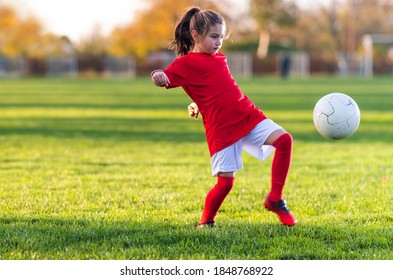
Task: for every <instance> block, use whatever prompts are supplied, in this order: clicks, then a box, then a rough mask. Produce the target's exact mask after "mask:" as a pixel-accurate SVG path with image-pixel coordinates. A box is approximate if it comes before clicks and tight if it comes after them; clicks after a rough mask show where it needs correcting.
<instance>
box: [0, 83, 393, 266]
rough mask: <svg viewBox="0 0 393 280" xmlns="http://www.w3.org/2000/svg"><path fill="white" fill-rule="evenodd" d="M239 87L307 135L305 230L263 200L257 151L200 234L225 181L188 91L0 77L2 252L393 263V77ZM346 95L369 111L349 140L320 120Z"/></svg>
mask: <svg viewBox="0 0 393 280" xmlns="http://www.w3.org/2000/svg"><path fill="white" fill-rule="evenodd" d="M238 83H239V85H240V86H241V88H242V89H243V91H244V93H245V94H247V95H248V96H249V97H250V98H251V99H252V100H253V101H254V102H255V103H256V104H257V105H258V106H259V107H260V108H261V109H262V110H263V111H264V112H265V113H266V114H267V115H268V116H269V117H271V118H272V119H274V120H275V121H276V122H278V123H279V124H280V125H282V126H283V127H284V128H286V129H287V130H288V131H289V132H291V133H292V135H293V137H294V153H293V162H292V166H291V171H290V175H289V178H288V184H287V187H286V189H285V198H286V200H287V201H288V205H289V207H290V208H291V209H292V210H293V212H294V213H295V214H296V216H297V218H298V220H299V223H298V224H297V225H296V226H295V227H291V228H287V227H284V226H282V225H281V224H280V223H279V222H278V220H277V218H276V216H275V215H274V214H272V213H271V212H267V211H266V210H265V209H264V208H263V206H262V201H263V198H264V196H265V195H266V194H267V192H268V190H269V180H270V164H271V158H270V159H269V160H267V161H265V162H262V163H261V162H258V161H257V160H255V159H254V158H252V157H251V156H249V155H248V154H244V158H243V160H244V166H245V168H244V170H242V171H239V172H238V173H237V179H236V183H235V187H234V189H233V191H232V192H231V193H230V195H229V196H228V198H227V200H226V201H225V203H224V204H223V206H222V208H221V210H220V213H219V215H218V216H217V218H216V222H217V224H218V228H217V229H214V230H196V228H195V225H196V223H197V221H198V219H199V217H200V214H201V210H202V207H203V202H204V199H205V195H206V193H207V192H208V190H209V189H210V188H211V187H212V186H213V185H214V184H215V179H214V178H213V177H211V173H210V157H209V154H208V150H207V145H206V143H205V138H204V131H203V126H202V123H201V120H199V121H194V120H192V119H189V118H188V117H187V109H186V108H187V105H188V104H189V102H190V100H189V99H188V97H187V96H186V95H185V94H184V93H183V92H182V90H180V89H175V90H171V91H166V90H164V89H161V88H156V87H154V86H153V85H152V84H151V82H150V80H149V79H137V80H132V81H124V80H94V79H86V80H79V79H76V80H72V79H71V80H57V79H53V80H51V79H48V80H46V79H26V80H24V79H22V80H18V79H16V80H0V164H1V165H0V166H1V168H0V259H2V260H8V259H19V260H20V259H39V260H43V259H66V260H70V259H78V260H84V259H92V260H100V259H119V260H123V259H134V260H136V259H138V260H140V259H147V260H153V259H159V260H163V259H169V260H176V259H203V260H207V259H232V260H233V259H242V260H248V259H269V260H276V259H289V260H295V259H303V260H310V259H311V260H313V259H319V260H321V259H322V260H332V259H334V260H342V259H350V260H371V259H378V260H391V259H393V209H392V202H391V201H392V198H393V197H392V190H393V189H392V182H393V171H392V158H393V146H392V140H393V110H392V109H393V85H392V78H391V77H386V78H375V79H370V80H368V79H360V78H345V79H339V78H311V79H306V80H298V79H289V80H286V81H282V80H280V79H277V78H255V79H252V80H239V81H238ZM334 91H339V92H344V93H347V94H349V95H351V96H352V97H353V98H354V99H355V100H356V101H357V103H358V105H359V107H360V109H361V113H362V120H361V125H360V127H359V129H358V131H357V132H356V133H355V134H354V135H353V136H351V137H350V138H348V139H346V140H342V141H333V140H327V139H324V138H322V137H321V136H320V135H319V134H317V132H316V131H315V129H314V126H313V123H312V110H313V107H314V104H315V103H316V101H317V100H318V99H319V98H320V97H321V96H322V95H324V94H326V93H329V92H334Z"/></svg>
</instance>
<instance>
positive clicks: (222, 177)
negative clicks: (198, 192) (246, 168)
mask: <svg viewBox="0 0 393 280" xmlns="http://www.w3.org/2000/svg"><path fill="white" fill-rule="evenodd" d="M234 181H235V172H220V173H218V176H217V184H216V185H215V186H214V187H213V188H212V189H211V190H210V191H209V193H208V194H207V196H206V199H205V206H204V208H203V212H202V217H201V219H200V221H199V225H204V224H208V223H210V224H212V223H214V218H215V216H216V215H217V212H218V209H220V207H221V204H222V203H223V202H224V200H225V198H226V197H227V195H228V194H229V192H230V191H231V189H232V187H233V183H234Z"/></svg>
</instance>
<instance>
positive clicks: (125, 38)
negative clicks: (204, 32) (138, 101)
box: [109, 0, 225, 58]
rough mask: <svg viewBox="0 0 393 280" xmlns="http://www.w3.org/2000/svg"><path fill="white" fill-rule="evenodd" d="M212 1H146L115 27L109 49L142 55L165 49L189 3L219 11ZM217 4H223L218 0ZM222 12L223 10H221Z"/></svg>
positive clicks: (119, 53)
mask: <svg viewBox="0 0 393 280" xmlns="http://www.w3.org/2000/svg"><path fill="white" fill-rule="evenodd" d="M214 2H215V1H213V0H197V1H195V0H185V1H173V0H149V5H148V8H147V9H146V10H143V11H141V12H139V13H138V15H137V17H136V18H135V20H134V21H133V22H132V23H130V24H129V25H127V26H124V27H117V28H115V29H114V30H113V32H112V34H111V36H110V40H111V43H110V49H109V50H110V52H111V53H112V54H115V55H128V54H134V55H136V56H137V57H141V58H143V57H145V56H146V55H147V54H148V53H149V52H152V51H157V50H160V49H167V48H168V46H169V43H170V41H171V40H172V37H173V31H174V27H175V25H176V22H177V21H178V20H179V18H180V17H181V16H182V14H183V13H184V12H185V11H186V9H187V8H189V7H191V6H198V7H200V8H202V9H204V8H209V9H214V10H217V11H220V9H219V7H218V6H217V5H216V4H214ZM220 7H225V5H224V2H223V1H221V3H220ZM224 15H225V13H224Z"/></svg>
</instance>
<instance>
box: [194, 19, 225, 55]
mask: <svg viewBox="0 0 393 280" xmlns="http://www.w3.org/2000/svg"><path fill="white" fill-rule="evenodd" d="M225 31H226V28H225V24H219V23H217V24H215V25H212V26H210V28H209V31H208V32H207V33H206V35H205V36H201V35H199V34H198V33H197V32H196V31H195V30H193V31H192V32H191V34H192V38H193V39H194V48H193V50H192V51H193V52H202V53H207V54H215V53H217V52H218V51H219V50H220V48H221V46H222V41H223V40H224V36H225Z"/></svg>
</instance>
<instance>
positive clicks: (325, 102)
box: [313, 92, 360, 140]
mask: <svg viewBox="0 0 393 280" xmlns="http://www.w3.org/2000/svg"><path fill="white" fill-rule="evenodd" d="M313 120H314V125H315V128H316V129H317V131H318V132H319V133H320V134H321V135H322V136H324V137H326V138H330V139H335V140H337V139H343V138H346V137H348V136H350V135H352V134H353V133H354V132H355V131H356V130H357V129H358V127H359V124H360V110H359V107H358V105H357V104H356V102H355V100H353V99H352V98H351V97H350V96H348V95H346V94H344V93H339V92H334V93H329V94H327V95H325V96H323V97H322V98H321V99H319V101H318V102H317V104H316V105H315V107H314V112H313Z"/></svg>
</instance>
